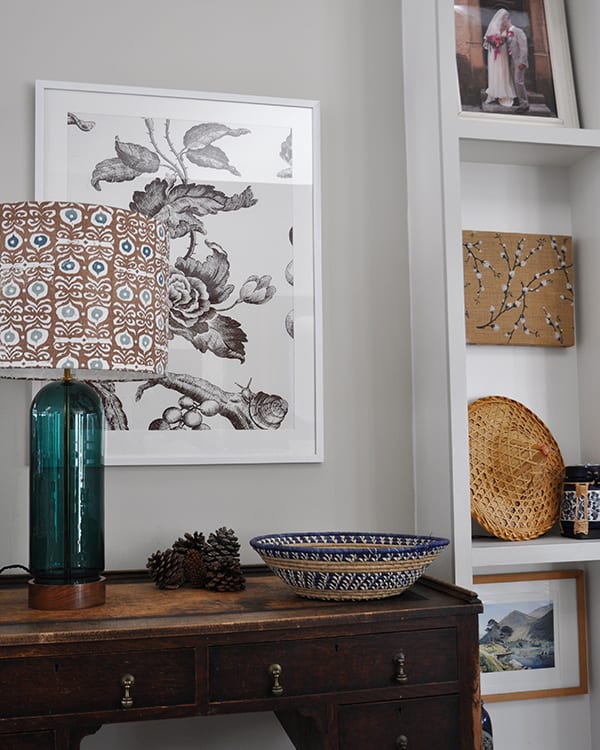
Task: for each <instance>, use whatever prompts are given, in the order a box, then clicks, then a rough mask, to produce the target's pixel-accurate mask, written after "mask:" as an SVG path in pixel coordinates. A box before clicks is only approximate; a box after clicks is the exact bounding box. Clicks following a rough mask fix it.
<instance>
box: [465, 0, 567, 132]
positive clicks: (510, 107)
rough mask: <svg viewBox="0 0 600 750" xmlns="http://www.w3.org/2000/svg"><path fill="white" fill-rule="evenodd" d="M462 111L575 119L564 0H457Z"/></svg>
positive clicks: (551, 121) (552, 121) (558, 121)
mask: <svg viewBox="0 0 600 750" xmlns="http://www.w3.org/2000/svg"><path fill="white" fill-rule="evenodd" d="M454 19H455V33H456V65H457V72H458V89H459V100H460V115H461V117H467V118H469V117H480V118H481V117H483V118H502V119H504V120H506V119H513V120H515V119H516V120H517V121H519V120H534V121H536V122H538V123H540V124H542V123H543V124H548V125H559V126H563V127H573V128H576V127H579V119H578V115H577V103H576V98H575V86H574V83H573V72H572V65H571V56H570V51H569V38H568V32H567V23H566V15H565V7H564V0H503V1H501V2H498V1H497V0H463V2H461V3H455V5H454Z"/></svg>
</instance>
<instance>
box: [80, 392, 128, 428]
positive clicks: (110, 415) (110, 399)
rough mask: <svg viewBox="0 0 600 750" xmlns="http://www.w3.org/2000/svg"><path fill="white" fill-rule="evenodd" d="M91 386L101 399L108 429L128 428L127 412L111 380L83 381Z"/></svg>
mask: <svg viewBox="0 0 600 750" xmlns="http://www.w3.org/2000/svg"><path fill="white" fill-rule="evenodd" d="M84 382H85V383H87V385H89V386H91V387H92V388H93V389H94V390H95V391H96V393H97V394H98V396H100V399H101V401H102V409H103V410H104V417H105V420H106V424H107V425H108V428H109V429H110V430H128V429H129V423H128V421H127V414H126V412H125V409H124V408H123V402H122V401H121V399H120V398H119V396H118V395H117V392H116V389H115V384H114V382H113V381H108V380H106V381H90V380H86V381H84Z"/></svg>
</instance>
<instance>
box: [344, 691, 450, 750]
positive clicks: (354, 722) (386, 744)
mask: <svg viewBox="0 0 600 750" xmlns="http://www.w3.org/2000/svg"><path fill="white" fill-rule="evenodd" d="M338 717H339V733H340V747H343V748H344V750H365V748H367V747H373V748H377V749H378V750H398V748H405V749H406V750H431V748H444V750H459V746H460V741H459V738H460V728H459V719H458V717H459V706H458V696H457V695H445V696H440V697H439V698H423V699H420V698H413V699H411V700H405V701H390V702H386V703H362V704H356V705H350V706H342V707H341V708H340V709H339V714H338Z"/></svg>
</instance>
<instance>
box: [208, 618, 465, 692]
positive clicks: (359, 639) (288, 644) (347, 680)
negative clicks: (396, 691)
mask: <svg viewBox="0 0 600 750" xmlns="http://www.w3.org/2000/svg"><path fill="white" fill-rule="evenodd" d="M398 655H403V657H401V659H402V658H403V661H402V662H401V663H400V662H399V661H398V660H397V657H398ZM274 664H277V665H279V666H280V667H281V674H280V675H279V676H275V675H273V674H272V672H271V671H270V667H271V665H274ZM209 669H210V696H209V700H210V701H213V702H214V701H234V700H252V699H262V698H277V697H280V696H294V695H305V694H306V695H308V694H315V693H317V694H319V693H330V692H337V693H339V692H343V691H351V690H365V689H373V688H386V687H387V688H389V687H393V686H395V685H396V686H407V685H418V684H424V683H432V682H452V681H454V680H456V679H457V664H456V631H455V630H454V629H453V628H442V629H439V630H424V631H407V632H400V633H385V634H383V633H382V634H377V635H360V636H354V637H352V636H345V637H341V638H317V639H312V640H309V639H306V640H296V641H280V642H270V643H251V644H245V645H241V646H240V645H237V646H233V645H232V646H214V647H212V648H211V649H210V652H209ZM398 673H399V674H398ZM397 674H398V677H399V678H400V679H396V676H397Z"/></svg>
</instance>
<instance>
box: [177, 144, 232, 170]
mask: <svg viewBox="0 0 600 750" xmlns="http://www.w3.org/2000/svg"><path fill="white" fill-rule="evenodd" d="M186 156H187V158H188V159H189V160H190V161H191V162H192V164H196V165H197V166H198V167H209V168H211V169H226V170H227V171H228V172H231V174H234V175H235V176H236V177H240V176H241V175H240V173H239V172H238V170H237V169H236V168H235V167H234V166H232V165H231V164H230V163H229V159H228V158H227V154H226V153H225V152H224V151H223V150H222V149H220V148H219V147H218V146H204V148H194V149H190V150H189V151H187V152H186Z"/></svg>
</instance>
